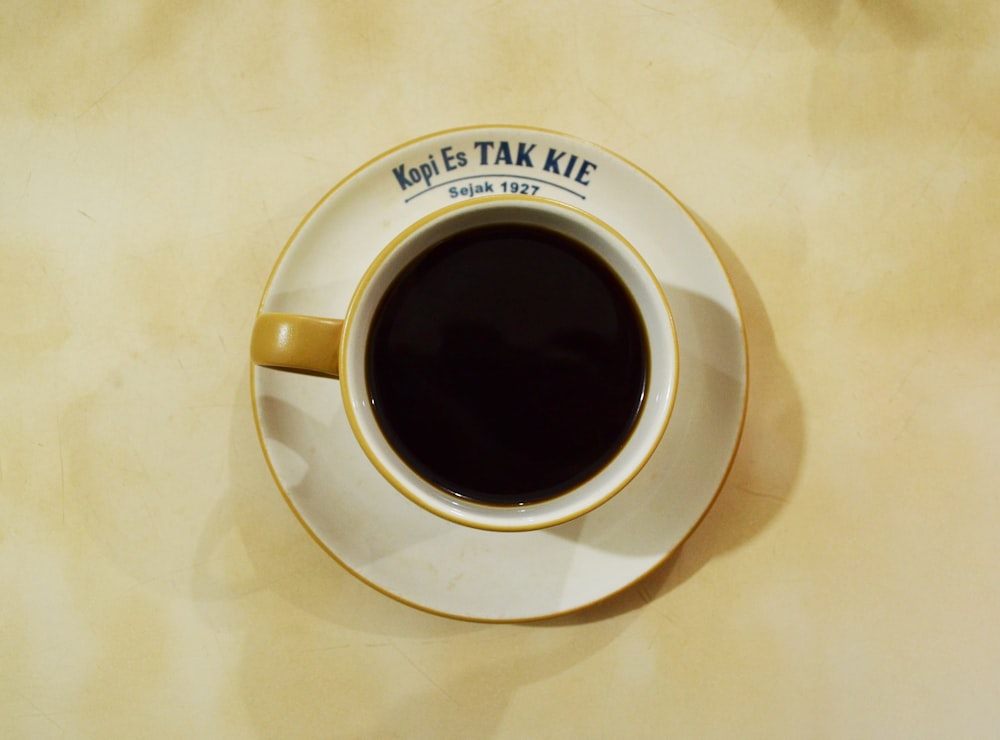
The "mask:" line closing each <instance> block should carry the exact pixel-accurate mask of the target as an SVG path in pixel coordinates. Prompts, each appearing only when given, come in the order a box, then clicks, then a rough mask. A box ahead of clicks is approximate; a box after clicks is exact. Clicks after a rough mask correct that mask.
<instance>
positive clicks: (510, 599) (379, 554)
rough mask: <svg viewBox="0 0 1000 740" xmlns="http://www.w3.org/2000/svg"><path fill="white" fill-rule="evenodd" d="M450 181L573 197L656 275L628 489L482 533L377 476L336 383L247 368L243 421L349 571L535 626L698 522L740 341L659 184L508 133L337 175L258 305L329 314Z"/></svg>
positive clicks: (446, 137) (730, 430)
mask: <svg viewBox="0 0 1000 740" xmlns="http://www.w3.org/2000/svg"><path fill="white" fill-rule="evenodd" d="M477 142H480V143H477ZM500 142H507V144H508V146H507V147H503V146H501V144H500ZM532 146H533V148H531V147H532ZM560 152H562V153H563V154H560ZM550 153H551V156H550ZM460 154H461V155H462V156H459V155H460ZM508 155H509V156H508ZM484 156H485V163H484V162H483V157H484ZM463 159H464V165H463V164H462V161H463ZM547 164H548V168H546V165H547ZM421 165H423V168H422V170H421ZM449 167H451V169H449ZM567 170H568V172H567ZM581 173H582V174H581ZM428 174H429V175H430V177H429V184H428V182H427V179H428V178H427V177H426V175H428ZM463 188H465V189H467V190H468V192H470V193H473V194H483V193H484V192H490V191H491V192H493V193H497V192H501V193H502V192H505V191H507V192H509V191H510V190H512V189H514V188H516V189H517V191H518V192H526V193H527V194H537V195H542V196H545V197H548V198H553V199H557V200H561V201H564V202H566V203H571V204H573V205H576V206H579V207H582V208H585V209H587V210H589V211H590V212H592V213H593V214H594V215H596V216H597V217H598V218H601V219H603V220H604V221H606V222H607V223H609V224H611V225H612V226H613V227H614V228H615V229H617V230H618V231H619V232H621V233H622V235H623V236H624V237H625V238H626V239H627V240H628V241H629V242H631V243H632V244H633V245H634V246H635V247H636V249H638V250H639V252H640V253H642V255H643V256H644V257H645V259H646V261H647V262H648V263H649V265H650V267H651V268H652V269H653V271H654V272H655V273H656V275H657V276H658V277H659V278H660V280H661V282H662V283H663V286H664V289H665V291H666V294H667V298H668V300H669V301H670V306H671V308H672V310H673V313H674V319H675V322H676V327H677V333H678V343H679V346H680V382H679V386H678V391H677V401H676V405H675V407H674V413H673V416H672V418H671V421H670V424H669V427H668V428H667V432H666V434H665V436H664V438H663V440H662V442H661V443H660V446H659V447H658V448H657V450H656V452H655V453H654V455H653V457H652V458H651V459H650V461H649V463H647V465H646V467H645V468H643V470H642V471H641V472H640V473H639V475H638V476H637V477H636V478H635V479H634V480H633V482H632V483H630V484H629V485H628V486H627V487H626V488H625V489H624V490H623V491H622V492H620V493H619V494H618V495H617V496H615V497H614V498H613V499H612V500H611V501H610V502H608V503H606V504H605V505H603V506H602V507H600V508H599V509H597V510H596V511H593V512H591V513H589V514H587V515H585V516H583V517H580V518H579V519H577V520H575V521H571V522H568V523H566V524H562V525H560V526H557V527H552V528H550V529H545V530H540V531H534V532H514V533H511V532H488V531H483V530H478V529H472V528H468V527H462V526H460V525H456V524H452V523H450V522H447V521H445V520H443V519H441V518H439V517H437V516H435V515H433V514H430V513H428V512H426V511H424V510H423V509H421V508H420V507H418V506H417V505H416V504H414V503H412V502H411V501H410V500H409V499H407V498H406V497H404V496H402V495H401V494H399V493H398V492H397V491H396V490H395V489H394V488H393V487H392V486H390V485H389V484H388V483H386V482H385V481H384V480H383V478H382V477H381V476H380V475H379V473H378V472H377V471H376V470H375V469H374V467H372V466H371V464H370V463H369V462H368V460H367V458H366V457H365V455H364V453H362V451H361V449H360V448H359V446H358V443H357V441H356V440H355V438H354V436H353V434H352V433H351V429H350V427H349V425H348V422H347V418H346V416H345V414H344V409H343V407H342V405H341V396H340V391H339V389H338V387H337V381H336V380H328V379H323V378H315V377H310V376H305V375H295V374H292V373H283V372H280V371H275V370H268V369H264V368H259V367H254V368H253V369H252V373H251V395H252V397H253V404H254V418H255V420H256V423H257V432H258V435H259V436H260V440H261V445H262V447H263V450H264V454H265V457H266V458H267V461H268V464H269V466H270V468H271V471H272V473H273V475H274V479H275V481H276V482H277V484H278V486H279V488H280V489H281V491H282V493H283V494H284V496H285V498H286V499H287V501H288V503H289V505H290V506H291V507H292V509H293V511H294V512H295V513H296V515H297V516H298V517H299V519H300V520H301V522H302V523H303V524H304V525H305V527H306V528H307V529H308V530H309V532H310V533H311V534H312V535H313V537H314V538H315V539H316V540H317V542H319V544H320V545H321V546H322V547H323V548H324V549H325V550H326V551H327V552H328V553H329V554H330V555H332V556H333V557H334V558H336V559H337V560H338V561H339V562H340V563H341V564H342V565H343V566H344V567H346V568H347V569H348V570H350V571H351V572H352V573H354V574H355V575H357V576H358V577H359V578H361V579H362V580H364V581H365V582H367V583H368V584H370V585H371V586H373V587H375V588H376V589H378V590H380V591H382V592H384V593H386V594H388V595H389V596H392V597H394V598H396V599H399V600H400V601H403V602H405V603H408V604H410V605H412V606H415V607H418V608H421V609H425V610H427V611H431V612H435V613H438V614H443V615H447V616H452V617H458V618H463V619H473V620H483V621H519V620H531V619H540V618H543V617H550V616H555V615H558V614H563V613H565V612H569V611H573V610H575V609H579V608H581V607H584V606H587V605H589V604H592V603H594V602H596V601H600V600H602V599H604V598H606V597H608V596H610V595H612V594H614V593H616V592H618V591H620V590H622V589H624V588H626V587H627V586H629V585H630V584H632V583H634V582H635V581H636V580H638V579H640V578H641V577H642V576H644V575H645V574H647V573H648V572H649V571H651V570H652V569H653V568H655V567H656V566H657V565H658V564H660V563H661V562H663V561H664V560H665V559H666V558H667V557H669V555H670V554H671V553H672V552H674V551H675V550H676V549H677V548H678V547H679V546H680V544H681V543H682V542H683V541H684V539H685V538H686V537H687V536H688V535H689V534H690V533H691V532H692V530H693V529H694V528H695V527H696V526H697V524H698V522H699V521H700V520H701V518H702V517H703V516H704V514H705V512H706V511H707V510H708V508H709V506H710V505H711V503H712V501H713V500H714V499H715V496H716V495H717V493H718V491H719V489H720V488H721V486H722V483H723V482H724V480H725V478H726V475H727V474H728V472H729V468H730V466H731V464H732V460H733V457H734V455H735V452H736V447H737V445H738V443H739V438H740V434H741V433H742V430H743V420H744V415H745V412H746V400H747V350H746V336H745V332H744V328H743V321H742V317H741V315H740V310H739V306H738V304H737V301H736V298H735V296H734V294H733V289H732V285H731V283H730V281H729V278H728V276H727V275H726V272H725V270H724V268H723V266H722V264H721V262H720V261H719V258H718V256H717V255H716V253H715V251H714V249H713V248H712V246H711V244H710V243H709V241H708V239H707V238H706V236H705V235H704V234H703V233H702V231H701V230H700V229H699V228H698V226H697V225H696V224H695V222H694V221H693V220H692V218H691V217H690V216H689V215H688V213H687V212H686V211H685V210H684V208H683V207H682V206H681V205H680V204H679V203H678V202H677V201H676V200H675V199H674V198H673V197H672V196H671V195H670V194H669V193H668V192H667V191H666V189H664V188H663V186H662V185H660V184H659V183H657V182H656V181H655V180H653V179H652V178H651V177H650V176H649V175H647V174H646V173H644V172H642V171H641V170H639V169H638V168H636V167H635V166H634V165H631V164H629V163H628V162H626V161H624V160H622V159H620V158H619V157H617V156H615V155H614V154H612V153H610V152H608V151H605V150H604V149H601V148H600V147H597V146H595V145H593V144H590V143H587V142H584V141H580V140H577V139H574V138H571V137H567V136H565V135H562V134H558V133H554V132H550V131H543V130H539V129H530V128H517V127H507V126H491V127H477V128H466V129H457V130H453V131H445V132H442V133H438V134H434V135H432V136H429V137H426V138H422V139H419V140H416V141H412V142H409V143H406V144H403V145H402V146H400V147H398V148H396V149H393V150H392V151H389V152H387V153H385V154H383V155H381V156H380V157H378V158H376V159H374V160H372V161H371V162H369V163H368V164H366V165H364V166H363V167H361V168H360V169H358V170H357V171H355V172H354V173H353V174H351V175H349V176H348V177H347V178H346V179H345V180H344V181H342V182H341V183H340V184H339V185H337V186H336V187H335V188H334V189H333V190H332V191H330V192H329V193H328V194H327V195H326V196H325V197H324V198H323V199H322V200H321V201H320V202H319V204H317V206H316V207H315V208H314V209H313V210H312V211H311V212H310V213H309V215H308V216H307V217H306V219H305V220H304V221H303V223H302V224H301V225H300V226H299V228H298V229H297V230H296V232H295V233H294V234H293V235H292V238H291V239H290V240H289V242H288V244H287V245H286V247H285V249H284V251H283V252H282V254H281V257H280V258H279V260H278V262H277V264H276V266H275V268H274V271H273V273H272V274H271V278H270V280H269V281H268V285H267V287H266V288H265V291H264V297H263V299H262V301H261V310H262V311H287V312H295V313H306V314H313V315H319V316H330V317H341V316H343V314H344V311H345V309H346V307H347V303H348V300H349V299H350V297H351V293H352V291H353V289H354V286H355V285H356V284H357V282H358V281H359V279H360V278H361V275H362V273H363V272H364V270H365V268H366V267H367V266H368V264H369V263H370V262H371V260H372V259H373V258H374V256H375V255H376V254H377V253H378V252H379V250H380V249H381V248H382V247H383V246H384V245H385V244H387V243H388V242H389V241H390V240H391V239H392V237H394V236H395V235H396V234H398V233H399V232H400V231H402V230H403V228H404V227H406V226H407V225H408V224H410V223H412V222H414V221H416V220H417V219H419V218H421V217H422V216H424V215H427V214H429V213H431V212H433V211H435V210H437V209H439V208H441V207H442V206H444V205H447V204H448V203H452V202H455V200H457V199H460V198H463V197H467V195H464V194H463V192H462V189H463ZM477 189H478V192H477Z"/></svg>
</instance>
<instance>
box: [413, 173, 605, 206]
mask: <svg viewBox="0 0 1000 740" xmlns="http://www.w3.org/2000/svg"><path fill="white" fill-rule="evenodd" d="M484 177H502V178H505V179H508V180H530V181H531V182H540V183H542V184H543V185H549V186H550V187H553V188H559V189H560V190H565V191H566V192H567V193H569V194H570V195H575V196H576V197H577V198H579V199H580V200H587V196H586V195H584V194H583V193H578V192H576V191H575V190H570V189H569V188H567V187H563V186H562V185H556V184H555V183H554V182H551V181H549V180H542V179H540V178H537V177H527V176H525V175H508V174H497V173H492V174H487V175H467V176H465V177H456V178H455V179H454V180H448V181H447V182H439V183H438V184H437V185H431V186H430V187H429V188H424V189H423V190H421V191H420V192H419V193H416V194H415V195H411V196H410V197H409V198H405V199H404V200H403V202H404V203H409V202H410V201H411V200H413V199H414V198H419V197H420V196H421V195H423V194H424V193H429V192H430V191H432V190H437V189H438V188H443V187H444V186H445V185H452V184H454V183H456V182H461V181H462V180H480V179H482V178H484Z"/></svg>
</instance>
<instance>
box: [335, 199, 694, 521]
mask: <svg viewBox="0 0 1000 740" xmlns="http://www.w3.org/2000/svg"><path fill="white" fill-rule="evenodd" d="M510 205H513V206H522V207H524V208H527V209H534V210H539V207H540V209H541V210H548V211H549V212H550V213H552V212H559V213H562V214H569V216H570V218H575V219H578V220H583V221H585V222H587V224H588V225H589V226H590V227H591V228H594V229H596V230H597V231H603V232H605V233H606V234H607V235H610V236H611V237H612V241H614V242H616V243H617V244H618V245H620V246H622V247H624V248H625V251H626V253H627V254H628V255H629V256H630V257H631V258H632V259H633V261H634V264H635V265H636V266H638V267H639V268H640V272H641V274H642V275H643V276H644V278H645V279H646V280H648V283H649V285H650V286H652V287H653V291H652V293H654V294H655V295H656V298H657V306H658V307H659V308H662V316H663V318H664V319H665V324H666V326H667V327H668V329H669V330H668V332H667V334H668V337H669V341H666V342H664V344H665V345H666V350H665V352H664V354H665V357H666V360H667V367H665V368H662V369H661V372H664V371H665V372H666V373H667V374H668V376H669V377H668V381H667V384H666V387H665V388H663V389H661V395H664V396H666V401H665V403H666V405H665V408H663V409H661V410H660V415H661V418H660V419H659V420H658V421H659V423H658V425H657V426H656V427H654V428H653V429H651V430H647V438H648V441H647V442H646V444H645V447H644V449H643V452H642V455H641V459H639V460H638V461H636V462H634V463H633V464H632V465H631V468H630V469H629V470H628V471H627V472H626V473H625V474H624V475H619V476H618V477H617V478H616V479H615V480H614V483H613V485H610V486H608V490H606V491H604V492H603V493H602V494H601V495H599V496H597V495H594V496H592V497H591V498H590V499H588V500H586V501H585V502H584V505H581V506H578V507H572V508H571V510H569V511H565V512H562V513H558V512H557V513H556V514H548V515H546V514H545V511H546V510H547V509H553V508H554V504H553V502H558V501H564V500H565V499H567V497H569V496H571V495H572V494H573V493H575V492H578V491H579V490H581V489H583V488H585V487H587V486H588V485H589V484H591V483H592V481H594V480H595V478H597V477H598V476H599V475H600V474H601V473H602V472H603V471H605V470H607V469H608V468H609V467H610V466H611V465H613V464H614V463H615V461H617V460H619V458H620V456H621V455H622V453H623V452H624V451H625V450H626V449H627V448H628V447H629V445H630V444H631V443H632V440H633V438H634V435H635V432H636V430H637V429H638V428H639V425H640V422H641V420H642V418H643V417H644V415H645V413H646V411H647V407H648V406H649V404H650V400H649V399H648V397H647V396H648V395H649V391H650V383H649V380H648V379H647V387H646V390H645V392H644V397H643V400H642V402H641V405H640V410H639V414H638V416H637V418H636V421H635V423H634V424H633V426H632V428H631V429H630V431H629V434H628V437H627V438H626V440H625V441H624V442H623V443H622V444H621V446H620V448H619V450H618V452H616V453H615V455H614V456H613V457H612V458H611V459H610V460H609V461H608V462H606V463H605V464H604V466H603V467H602V468H601V469H600V471H598V473H595V474H594V475H592V476H590V477H588V478H586V479H585V480H583V481H582V482H580V483H577V484H576V485H574V486H573V487H572V488H569V489H567V490H566V491H564V492H562V493H559V494H557V495H556V496H553V497H551V498H548V499H545V500H543V501H539V502H532V503H527V504H520V505H506V504H496V503H490V502H483V501H475V500H472V499H466V498H461V497H459V496H457V495H455V494H452V493H448V492H445V491H443V490H440V489H438V488H437V487H436V486H434V485H433V484H430V483H429V482H428V481H426V479H424V478H423V477H422V476H420V475H419V473H417V472H416V471H415V470H413V469H412V468H411V467H410V465H409V464H408V463H407V462H406V460H405V459H404V458H403V457H402V456H401V455H399V454H398V453H396V452H395V450H394V449H393V448H392V446H391V445H390V444H389V443H388V441H387V440H385V438H384V436H383V435H382V434H381V431H380V430H379V425H378V421H377V418H376V417H375V414H374V413H373V411H372V410H371V402H370V399H369V397H368V393H367V382H366V379H365V377H364V375H363V374H361V375H362V377H361V378H360V379H359V380H357V381H352V379H351V378H352V377H353V375H354V373H353V372H352V371H351V369H350V368H351V363H350V357H349V354H350V349H349V348H350V347H351V346H352V338H353V337H354V335H355V332H354V328H355V324H356V318H357V315H358V311H359V308H360V307H361V306H362V305H363V304H364V301H365V299H366V297H367V296H366V294H367V291H368V288H369V286H370V285H371V284H372V282H373V281H374V280H375V278H376V276H378V275H379V273H380V271H381V270H382V269H383V267H384V266H385V264H386V262H387V261H388V260H389V259H390V258H391V257H392V256H393V255H394V254H395V253H396V251H397V249H398V248H399V247H400V245H402V244H404V243H406V242H407V241H408V240H409V239H410V238H411V237H413V236H414V235H416V234H418V233H419V232H421V231H422V230H424V229H425V228H428V227H430V226H431V225H432V224H434V223H436V222H439V221H441V220H442V219H444V218H447V217H454V216H455V215H456V214H460V213H462V212H465V211H471V210H475V211H482V210H488V209H491V208H502V207H503V206H510ZM428 246H429V245H428ZM586 246H588V247H590V246H591V245H589V244H588V245H586ZM425 248H426V247H425ZM416 256H417V255H413V257H416ZM406 262H407V263H408V262H409V260H407V261H406ZM609 267H611V269H612V270H614V272H615V274H616V275H618V277H619V279H623V281H624V278H622V276H621V274H620V271H619V270H618V269H616V268H615V267H612V266H610V265H609ZM398 274H399V273H398V272H397V273H395V274H394V275H392V277H391V278H390V280H389V282H390V283H391V280H392V279H395V277H396V276H397V275H398ZM626 282H627V281H626ZM627 284H628V285H629V289H630V292H631V291H632V287H633V284H632V283H630V282H627ZM373 300H374V301H375V303H376V304H377V303H378V301H379V300H380V297H377V298H375V299H373ZM640 313H641V315H642V318H643V324H644V329H645V332H646V334H647V341H649V337H650V335H651V332H650V331H649V329H648V327H646V323H647V322H646V311H645V310H644V309H643V310H642V311H641V312H640ZM359 341H362V342H364V341H366V339H365V340H359ZM650 343H651V344H652V342H650ZM661 346H662V345H661ZM360 347H361V348H363V347H364V343H362V345H360ZM651 349H652V348H651ZM679 357H680V352H679V347H678V339H677V330H676V326H675V323H674V317H673V312H672V311H671V308H670V304H669V302H668V300H667V297H666V294H665V292H664V290H663V286H662V284H661V283H660V281H659V279H658V278H657V277H656V275H655V273H654V272H653V271H652V269H651V268H650V267H649V265H648V264H647V263H646V261H645V259H643V257H642V255H641V254H640V253H639V251H638V250H637V249H636V248H635V247H634V246H633V245H632V244H631V243H630V242H629V241H628V240H627V239H625V237H624V236H622V235H621V234H620V233H619V232H618V231H616V230H615V229H614V228H613V227H611V226H610V225H609V224H607V223H606V222H604V221H603V220H602V219H599V218H597V217H596V216H594V215H593V214H591V213H589V212H588V211H586V210H584V209H582V208H579V207H577V206H574V205H572V204H568V203H564V202H562V201H558V200H554V199H550V198H546V197H540V196H525V195H513V194H506V195H491V196H484V197H480V198H475V199H472V200H466V201H462V202H460V203H451V204H448V205H446V206H444V207H443V208H440V209H438V210H436V211H434V212H432V213H430V214H427V215H425V216H423V217H422V218H420V219H418V220H416V221H414V222H413V223H411V224H409V225H408V226H407V227H406V228H405V229H403V230H402V231H401V232H400V233H399V234H397V235H396V236H395V237H394V238H393V239H392V240H391V241H390V242H389V243H388V244H387V245H386V246H385V247H383V248H382V250H381V251H380V252H379V253H378V255H376V257H375V259H374V260H373V261H372V262H371V263H370V264H369V266H368V267H367V269H366V270H365V272H364V274H363V275H362V277H361V279H360V280H359V282H358V284H357V286H356V287H355V289H354V291H353V293H352V295H351V299H350V302H349V304H348V307H347V310H346V312H345V314H344V325H343V335H342V338H341V343H340V348H339V366H340V381H339V385H340V392H341V396H342V399H343V404H344V409H345V411H346V415H347V419H348V422H349V424H350V427H351V431H352V432H353V434H354V436H355V438H356V439H357V441H358V443H359V445H360V446H361V448H362V450H363V451H364V453H365V455H366V456H367V458H368V459H369V461H370V462H371V463H372V464H373V465H374V466H375V468H376V469H377V470H378V472H379V473H380V474H381V475H382V477H383V478H384V479H385V480H386V481H388V482H389V483H390V484H391V485H392V486H393V487H394V488H395V489H396V490H397V491H399V492H400V493H402V494H403V495H405V496H406V497H407V498H408V499H410V500H411V501H412V502H414V503H416V504H417V505H419V506H420V507H421V508H423V509H424V510H426V511H429V512H430V513H433V514H435V515H437V516H440V517H443V518H444V519H447V520H450V521H452V522H454V523H457V524H461V525H465V526H470V527H474V528H477V529H484V530H492V531H510V532H514V531H527V530H535V529H544V528H548V527H551V526H556V525H558V524H563V523H565V522H568V521H571V520H573V519H576V518H578V517H580V516H583V515H584V514H587V513H589V512H591V511H593V510H594V509H596V508H598V507H599V506H600V505H602V504H604V503H605V502H607V501H608V500H609V499H611V498H612V497H613V496H615V495H616V494H617V493H619V492H620V491H621V490H622V489H623V488H625V486H627V485H628V484H629V483H630V482H631V480H632V479H633V478H634V477H635V476H636V475H637V474H638V473H639V471H640V470H641V469H642V468H643V467H644V466H645V464H646V463H647V462H648V461H649V458H650V457H652V455H653V453H654V452H655V450H656V448H657V447H658V446H659V443H660V441H661V440H662V438H663V435H664V433H665V432H666V429H667V425H668V423H669V421H670V418H671V416H672V415H673V410H674V404H675V401H676V398H677V385H678V380H679V373H680V369H679ZM352 390H353V391H354V393H352ZM358 391H361V392H360V393H359V392H358ZM361 415H365V416H368V417H371V422H372V424H370V425H369V426H374V429H375V430H376V433H377V434H378V435H379V436H380V437H381V438H382V440H383V441H384V442H385V445H384V447H385V449H386V450H387V451H388V452H389V454H390V455H391V456H393V457H394V458H396V460H398V463H399V465H400V466H401V467H402V469H404V470H406V471H407V472H408V473H409V474H410V475H412V476H413V478H414V479H415V480H417V481H420V482H421V483H423V484H424V485H425V486H427V487H428V488H430V489H433V490H434V491H435V495H434V496H428V495H427V494H425V493H423V492H421V491H418V490H415V487H414V486H412V485H410V484H409V483H408V482H407V481H405V480H402V479H401V478H400V476H398V475H397V474H396V473H395V472H394V471H393V470H392V468H391V467H390V466H389V465H387V464H386V463H385V461H384V460H383V459H382V457H381V456H380V454H379V452H378V451H377V450H376V449H375V448H374V447H373V445H372V443H371V441H370V440H369V439H368V436H367V435H366V433H365V430H364V428H363V426H362V423H361V419H360V416H361Z"/></svg>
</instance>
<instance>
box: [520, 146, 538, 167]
mask: <svg viewBox="0 0 1000 740" xmlns="http://www.w3.org/2000/svg"><path fill="white" fill-rule="evenodd" d="M534 148H535V145H534V144H532V145H531V146H526V145H525V144H524V142H523V141H522V142H518V145H517V166H518V167H534V166H535V165H534V163H533V162H532V161H531V150H532V149H534Z"/></svg>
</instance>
